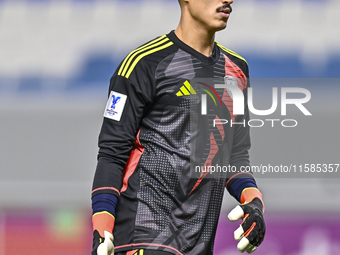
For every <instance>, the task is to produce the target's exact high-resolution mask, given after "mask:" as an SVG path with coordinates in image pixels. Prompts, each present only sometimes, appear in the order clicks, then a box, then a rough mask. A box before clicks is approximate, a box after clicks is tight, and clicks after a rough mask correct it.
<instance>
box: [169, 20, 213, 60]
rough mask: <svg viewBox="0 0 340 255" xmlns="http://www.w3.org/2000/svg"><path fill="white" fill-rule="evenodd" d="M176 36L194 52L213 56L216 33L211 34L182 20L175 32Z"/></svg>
mask: <svg viewBox="0 0 340 255" xmlns="http://www.w3.org/2000/svg"><path fill="white" fill-rule="evenodd" d="M175 34H176V36H177V37H178V39H180V40H181V41H182V42H184V43H185V44H187V45H189V46H190V47H191V48H193V49H194V50H196V51H198V52H200V53H201V54H203V55H205V56H207V57H209V56H211V55H212V52H213V49H214V41H215V31H214V32H209V31H207V29H205V28H204V27H202V26H201V27H200V26H198V25H197V24H193V23H189V22H183V21H182V19H181V21H180V23H179V25H178V27H177V28H176V30H175Z"/></svg>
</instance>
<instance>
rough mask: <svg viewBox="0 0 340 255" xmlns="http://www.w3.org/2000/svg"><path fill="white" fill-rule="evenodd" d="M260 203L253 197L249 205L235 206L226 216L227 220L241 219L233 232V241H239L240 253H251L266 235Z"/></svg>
mask: <svg viewBox="0 0 340 255" xmlns="http://www.w3.org/2000/svg"><path fill="white" fill-rule="evenodd" d="M263 209H264V208H263V204H262V201H261V200H260V199H259V198H258V197H255V198H254V199H253V200H252V201H251V202H250V203H247V204H242V205H238V206H236V207H235V208H234V209H233V210H232V211H231V212H230V213H229V215H228V218H229V220H231V221H236V220H239V219H243V221H242V223H241V225H240V227H239V228H238V229H237V230H236V231H235V232H234V238H235V240H237V241H239V243H238V245H237V249H238V250H239V251H240V252H242V253H243V252H245V251H247V252H248V253H252V252H253V251H255V250H256V249H257V247H258V246H259V245H260V244H261V243H262V241H263V238H264V235H265V233H266V225H265V222H264V219H263Z"/></svg>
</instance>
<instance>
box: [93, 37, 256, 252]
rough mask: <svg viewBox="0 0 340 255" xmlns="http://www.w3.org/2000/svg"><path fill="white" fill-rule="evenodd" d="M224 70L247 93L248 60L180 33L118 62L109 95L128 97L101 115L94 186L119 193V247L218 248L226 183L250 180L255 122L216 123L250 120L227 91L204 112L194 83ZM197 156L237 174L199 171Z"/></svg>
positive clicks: (99, 190) (97, 191)
mask: <svg viewBox="0 0 340 255" xmlns="http://www.w3.org/2000/svg"><path fill="white" fill-rule="evenodd" d="M225 76H228V77H234V78H236V79H237V81H238V84H237V86H238V87H239V89H240V90H241V91H243V94H244V96H245V99H246V98H247V93H246V87H247V86H248V77H249V74H248V66H247V63H246V61H245V60H244V59H243V58H242V57H240V56H238V55H237V54H236V53H234V52H232V51H230V50H228V49H226V48H224V47H222V46H221V45H219V44H217V43H215V45H214V50H213V54H212V55H211V56H210V57H206V56H204V55H202V54H200V53H199V52H197V51H195V50H194V49H192V48H190V47H189V46H188V45H186V44H184V43H183V42H181V41H180V40H179V39H178V38H177V37H176V35H175V33H174V32H173V31H172V32H170V33H169V34H167V35H163V36H161V37H159V38H156V39H155V40H152V41H150V42H149V43H147V44H145V45H143V46H141V47H139V48H137V49H136V50H134V51H132V52H131V53H130V54H129V55H128V56H127V57H126V58H125V59H124V60H123V61H122V63H121V64H120V65H119V66H118V68H117V70H116V72H115V73H114V75H113V76H112V78H111V81H110V88H109V95H110V93H111V91H114V92H115V93H119V95H124V96H126V102H125V104H124V109H123V112H122V115H121V118H120V120H119V121H117V120H114V119H110V118H104V120H103V125H102V129H101V132H100V136H99V153H98V165H97V169H96V174H95V178H94V182H93V191H92V195H93V196H95V195H97V194H101V193H110V194H114V195H116V196H118V197H119V202H118V205H117V208H116V221H115V228H114V233H113V234H114V244H115V251H116V252H124V251H129V250H135V249H146V250H148V249H149V250H158V251H166V252H169V253H171V254H177V255H179V254H185V255H199V254H202V255H203V254H204V255H209V254H213V245H214V238H215V232H216V227H217V223H218V219H219V214H220V209H221V203H222V198H223V193H224V189H225V187H226V186H227V188H228V189H230V188H231V187H232V186H233V185H232V183H233V182H234V181H235V180H236V179H237V178H236V177H242V176H246V177H247V178H250V179H252V178H253V177H252V175H251V174H246V173H241V172H240V167H241V166H247V165H249V155H248V150H249V148H250V138H249V127H248V126H247V125H242V124H238V125H234V126H232V127H231V126H230V125H216V126H215V127H212V125H211V123H212V121H213V120H214V119H215V118H220V119H229V120H233V121H234V122H235V123H247V121H248V120H249V113H248V107H247V105H246V100H245V114H244V115H239V116H236V115H233V113H232V107H233V104H232V102H233V100H232V96H230V94H229V92H228V91H227V89H219V90H218V89H216V93H217V94H218V96H217V95H216V98H218V99H216V100H217V102H218V103H219V104H220V105H218V107H215V106H216V105H217V104H215V106H214V105H213V104H214V102H213V101H212V100H210V99H209V100H208V101H209V104H208V106H209V107H208V109H209V112H208V114H207V115H206V116H203V115H202V114H201V113H200V109H201V108H200V104H201V102H200V100H201V97H200V95H201V94H202V93H204V89H203V88H202V89H200V88H199V87H197V86H196V85H195V84H193V83H192V82H191V81H192V80H193V79H195V78H216V81H218V80H219V79H221V78H222V80H223V78H224V77H225ZM206 91H207V90H206ZM109 100H110V98H109ZM113 100H114V99H113ZM113 102H116V103H117V105H118V104H119V103H120V102H119V101H118V100H116V101H113ZM215 103H216V102H215ZM210 104H212V106H211V105H210ZM195 107H196V108H197V114H196V115H195V114H192V109H195ZM207 123H210V124H209V125H208V124H207ZM197 137H199V139H196V138H197ZM193 151H194V152H193ZM193 153H194V156H195V158H197V159H198V160H197V162H195V163H197V164H198V165H201V166H203V165H215V164H217V163H218V164H220V165H231V166H234V167H235V168H236V169H237V171H236V172H234V173H230V172H229V173H227V174H225V173H221V174H219V175H210V174H208V173H205V174H202V173H201V174H199V175H193V173H192V171H193V168H192V165H193V159H192V155H193ZM195 160H196V159H195ZM195 160H194V161H195ZM229 191H230V190H229ZM231 193H232V192H231ZM234 193H235V192H234ZM237 199H238V198H237Z"/></svg>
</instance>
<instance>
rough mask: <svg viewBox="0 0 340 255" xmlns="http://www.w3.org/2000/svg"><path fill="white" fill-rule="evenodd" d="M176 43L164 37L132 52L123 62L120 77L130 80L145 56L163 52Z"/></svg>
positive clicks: (119, 72)
mask: <svg viewBox="0 0 340 255" xmlns="http://www.w3.org/2000/svg"><path fill="white" fill-rule="evenodd" d="M173 44H174V43H173V42H172V41H170V39H169V38H168V37H167V36H166V35H163V36H161V37H159V38H157V39H155V40H153V41H151V42H149V43H147V44H145V45H143V46H141V47H139V48H137V49H136V50H134V51H132V52H131V53H130V54H129V55H128V56H127V57H126V58H125V59H124V61H123V63H122V65H121V66H120V68H119V71H118V75H120V76H124V77H125V78H127V79H128V78H129V77H130V75H131V73H132V71H133V70H134V68H135V67H136V65H137V63H138V62H139V61H140V60H141V59H142V58H143V57H145V56H147V55H150V54H152V53H155V52H157V51H160V50H163V49H165V48H167V47H169V46H171V45H173Z"/></svg>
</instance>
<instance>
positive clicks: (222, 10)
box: [219, 8, 231, 14]
mask: <svg viewBox="0 0 340 255" xmlns="http://www.w3.org/2000/svg"><path fill="white" fill-rule="evenodd" d="M219 12H222V13H225V14H230V13H231V10H230V9H229V8H226V9H220V10H219Z"/></svg>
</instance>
